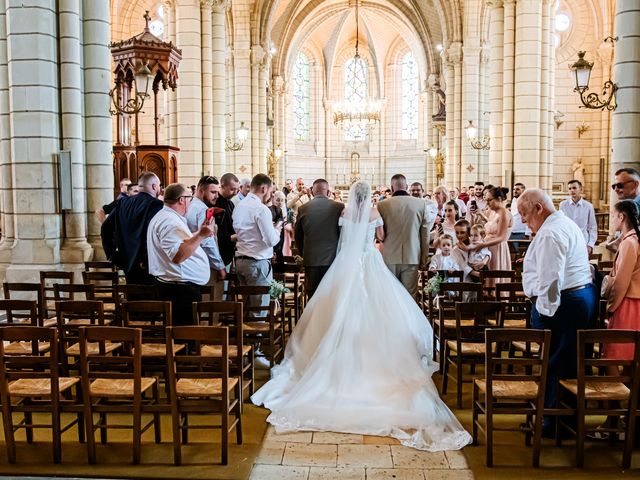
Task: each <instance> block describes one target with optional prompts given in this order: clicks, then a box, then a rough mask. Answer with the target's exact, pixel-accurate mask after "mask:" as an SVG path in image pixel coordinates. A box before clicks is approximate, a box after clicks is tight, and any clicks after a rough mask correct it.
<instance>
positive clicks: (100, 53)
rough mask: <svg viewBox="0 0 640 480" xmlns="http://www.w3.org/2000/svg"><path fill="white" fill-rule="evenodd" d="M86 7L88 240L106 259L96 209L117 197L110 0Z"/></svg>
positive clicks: (86, 2)
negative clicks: (113, 136) (114, 181)
mask: <svg viewBox="0 0 640 480" xmlns="http://www.w3.org/2000/svg"><path fill="white" fill-rule="evenodd" d="M82 7H83V8H82V9H83V14H82V16H83V22H82V28H83V52H84V54H83V58H84V115H85V118H84V141H85V145H84V156H85V159H86V162H85V163H86V167H85V168H86V175H87V222H88V224H89V236H88V240H89V244H90V245H91V246H92V247H93V250H94V253H95V254H94V258H95V259H104V252H103V251H102V240H101V238H100V222H98V220H97V219H96V218H95V216H94V215H93V212H95V211H96V210H98V209H99V208H100V207H101V206H102V205H104V204H106V203H109V202H110V201H111V200H113V158H112V153H111V152H112V144H113V138H112V135H113V127H112V120H111V116H110V115H109V102H110V101H111V99H110V97H109V95H108V92H109V90H110V89H111V88H112V87H113V85H112V80H111V78H112V74H111V52H110V51H109V41H110V38H111V33H110V25H111V19H110V11H109V3H108V2H95V1H94V0H83V2H82ZM132 180H134V181H135V180H136V179H135V178H134V179H132Z"/></svg>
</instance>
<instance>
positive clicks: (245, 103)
mask: <svg viewBox="0 0 640 480" xmlns="http://www.w3.org/2000/svg"><path fill="white" fill-rule="evenodd" d="M250 56H251V50H250V49H248V48H236V49H235V50H234V51H233V75H234V81H235V98H234V107H235V116H234V117H233V123H232V125H231V131H229V133H228V136H229V137H231V138H235V135H236V129H237V128H238V127H239V126H240V122H244V124H245V126H246V127H247V128H248V129H249V137H248V138H247V141H246V142H244V148H243V149H242V150H240V151H238V152H234V154H233V157H232V158H233V164H232V165H231V166H230V167H229V168H230V169H231V171H232V172H238V173H240V175H239V176H240V177H242V178H244V177H250V176H251V168H252V156H251V155H252V144H253V130H254V128H256V126H254V125H253V123H252V117H251V61H250ZM241 166H244V167H245V168H246V170H245V171H243V172H240V171H239V168H240V167H241ZM256 173H257V172H256Z"/></svg>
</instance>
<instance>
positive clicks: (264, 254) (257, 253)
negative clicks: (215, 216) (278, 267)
mask: <svg viewBox="0 0 640 480" xmlns="http://www.w3.org/2000/svg"><path fill="white" fill-rule="evenodd" d="M233 229H234V230H235V231H236V235H237V236H238V241H237V242H236V256H244V257H251V258H254V259H256V260H271V257H273V247H274V246H275V245H277V244H278V242H279V241H280V232H278V231H277V230H276V229H275V228H274V226H273V222H272V215H271V210H269V207H267V206H266V205H265V204H263V203H262V200H260V199H259V198H258V197H257V196H256V195H255V194H253V193H249V195H247V196H246V197H245V198H244V200H243V201H242V202H240V203H239V204H238V206H237V207H236V208H235V209H234V210H233Z"/></svg>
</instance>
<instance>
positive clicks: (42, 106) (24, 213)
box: [0, 0, 62, 281]
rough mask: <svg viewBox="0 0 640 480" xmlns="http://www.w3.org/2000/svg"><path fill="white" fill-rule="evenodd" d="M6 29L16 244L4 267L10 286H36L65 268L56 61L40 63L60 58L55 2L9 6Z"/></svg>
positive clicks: (4, 259) (7, 253)
mask: <svg viewBox="0 0 640 480" xmlns="http://www.w3.org/2000/svg"><path fill="white" fill-rule="evenodd" d="M6 25H7V53H8V55H7V57H8V65H9V96H10V105H11V108H10V112H9V124H10V132H11V135H10V138H11V177H12V182H11V187H12V189H13V191H12V195H13V196H14V199H15V203H14V209H13V214H14V215H15V242H14V243H13V244H12V248H11V249H10V250H4V251H2V252H1V253H2V256H1V257H0V261H2V263H10V265H9V266H8V268H7V271H6V277H7V280H8V281H35V280H36V278H37V276H38V271H39V270H40V269H42V268H43V267H44V268H51V266H52V265H55V264H58V263H60V244H61V240H62V239H61V234H62V216H61V215H60V214H59V213H58V208H57V204H58V201H57V200H58V190H57V188H56V181H55V179H56V178H57V175H58V171H57V168H56V162H55V155H56V154H57V153H58V152H59V151H60V131H59V120H60V117H59V114H60V111H59V106H58V101H57V99H58V95H59V90H58V88H59V83H58V72H57V65H56V63H55V62H52V61H51V59H49V58H47V59H45V58H37V57H38V54H39V53H40V52H50V53H51V54H53V55H56V52H57V48H58V46H57V41H56V39H57V31H56V30H57V29H56V26H57V19H56V2H55V1H54V0H49V1H41V2H38V3H37V4H33V3H28V4H23V3H22V2H7V9H6ZM36 25H37V26H38V28H34V26H36ZM34 30H35V31H34ZM43 56H44V55H43Z"/></svg>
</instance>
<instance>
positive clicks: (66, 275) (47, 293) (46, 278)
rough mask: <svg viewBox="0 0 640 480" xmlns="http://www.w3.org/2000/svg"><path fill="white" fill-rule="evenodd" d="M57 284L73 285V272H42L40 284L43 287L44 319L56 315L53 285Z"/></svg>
mask: <svg viewBox="0 0 640 480" xmlns="http://www.w3.org/2000/svg"><path fill="white" fill-rule="evenodd" d="M56 283H73V272H61V271H58V270H51V271H41V272H40V284H41V285H42V318H43V319H45V318H51V317H53V316H54V315H55V314H56V311H55V301H56V298H55V293H54V291H53V285H55V284H56Z"/></svg>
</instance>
